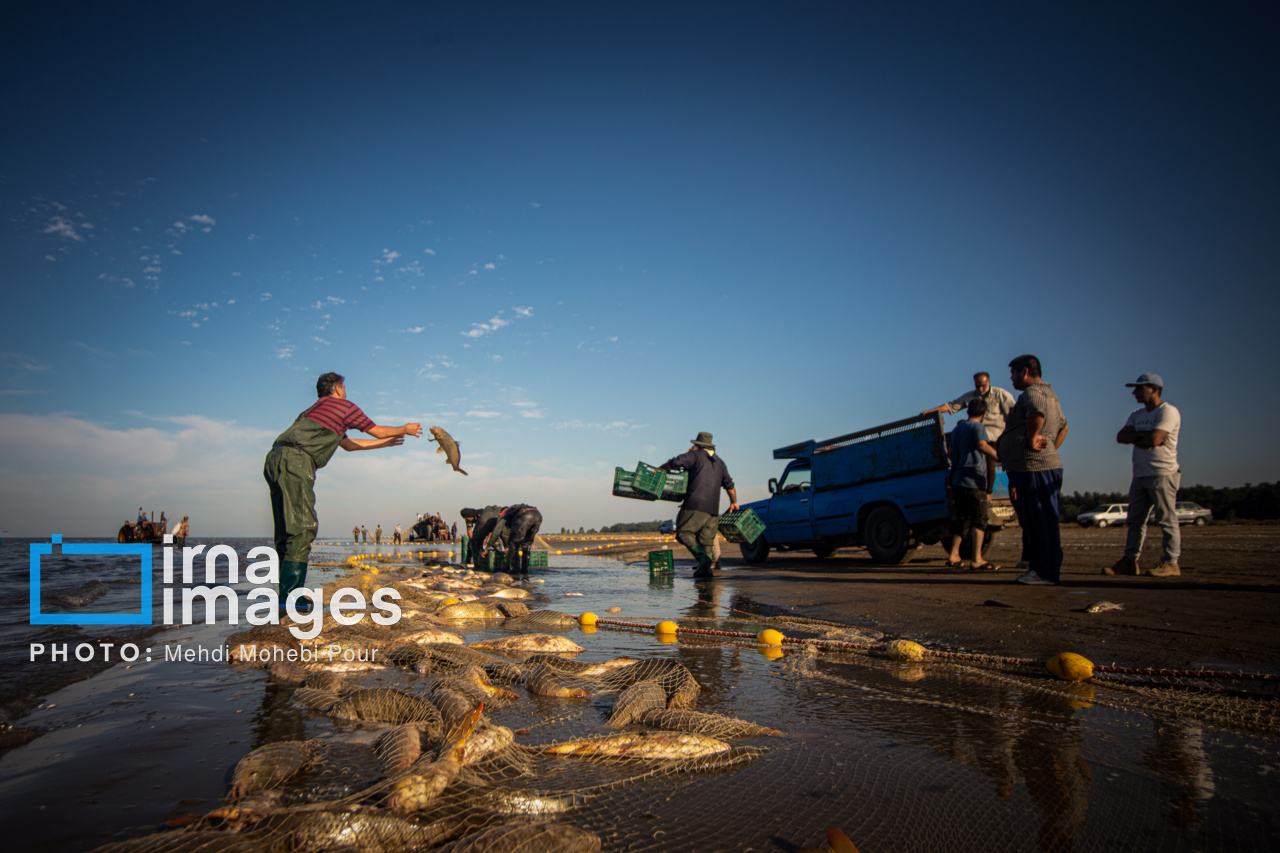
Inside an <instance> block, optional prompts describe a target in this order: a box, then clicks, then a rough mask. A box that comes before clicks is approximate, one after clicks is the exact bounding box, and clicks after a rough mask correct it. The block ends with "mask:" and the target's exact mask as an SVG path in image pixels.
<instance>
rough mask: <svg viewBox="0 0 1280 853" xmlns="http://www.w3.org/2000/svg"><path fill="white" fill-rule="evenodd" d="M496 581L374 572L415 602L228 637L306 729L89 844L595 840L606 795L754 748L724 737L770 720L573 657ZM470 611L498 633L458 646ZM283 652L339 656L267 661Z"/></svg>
mask: <svg viewBox="0 0 1280 853" xmlns="http://www.w3.org/2000/svg"><path fill="white" fill-rule="evenodd" d="M383 571H384V572H386V570H385V569H384V570H383ZM495 577H497V576H493V577H491V576H489V575H487V573H484V574H478V573H472V572H469V571H466V570H463V569H462V568H461V567H454V566H437V567H428V568H427V569H426V570H425V571H421V573H414V572H413V571H412V570H411V571H407V572H405V573H403V574H402V575H400V576H395V575H394V574H393V573H390V572H386V574H385V575H384V577H382V578H381V579H380V581H379V582H380V583H382V584H385V585H394V586H395V588H396V589H397V590H401V591H403V592H404V594H405V600H406V602H409V606H411V607H412V609H413V611H414V613H413V615H412V616H410V617H409V618H407V619H404V620H402V624H400V625H393V626H373V625H369V624H364V623H361V624H359V625H356V626H344V625H341V624H339V623H337V622H336V621H335V620H333V619H332V617H331V616H326V617H325V619H324V623H323V625H322V629H321V631H320V633H319V635H318V636H316V637H315V638H314V639H312V640H306V641H299V640H297V639H295V638H294V637H293V636H292V635H291V634H290V633H289V632H288V631H287V629H285V628H284V627H283V626H263V628H253V629H250V630H248V631H244V632H240V634H238V635H237V636H236V641H237V642H238V643H240V644H242V645H243V646H244V647H245V653H244V655H243V656H242V657H241V658H240V659H238V662H240V663H242V664H246V665H250V666H264V667H266V668H267V669H268V675H269V677H270V679H271V681H272V682H273V684H274V686H273V688H272V689H274V690H282V691H287V692H286V693H285V694H284V695H286V696H291V699H290V700H289V707H291V708H292V709H293V710H292V713H294V714H297V715H299V716H300V717H301V718H302V719H303V720H304V721H306V723H305V725H306V727H308V728H316V729H318V732H316V733H313V734H312V736H311V737H310V738H308V739H305V740H304V739H297V740H280V741H275V742H268V743H265V744H261V745H259V746H258V748H256V749H254V750H252V751H250V752H248V753H247V754H246V755H244V756H243V758H241V759H240V761H238V762H237V763H236V765H235V767H234V768H233V769H232V771H231V774H230V786H229V790H228V791H227V795H226V799H225V801H224V803H223V805H222V806H221V807H220V808H217V809H214V810H213V811H211V812H209V813H208V814H206V815H205V816H204V817H201V818H199V819H197V820H194V821H193V822H191V823H190V824H189V825H187V826H185V827H182V828H180V829H178V830H176V831H170V832H162V833H156V834H154V835H152V836H146V837H143V838H139V839H132V840H130V841H124V842H116V843H115V844H114V845H111V846H108V847H104V848H102V851H104V853H105V851H108V850H110V851H120V853H123V852H124V851H140V853H256V851H271V853H286V851H287V853H307V852H308V851H317V853H318V851H329V853H337V851H346V853H382V851H387V853H390V851H401V850H450V851H456V853H461V851H535V853H536V851H545V852H546V853H552V851H598V850H599V849H600V848H601V839H600V837H599V836H598V835H597V834H596V833H595V832H592V831H591V830H592V829H593V828H594V827H593V823H598V822H599V821H598V817H599V816H600V815H603V814H607V813H608V809H607V808H606V809H605V810H604V811H599V810H598V809H599V807H600V806H599V805H598V804H601V803H604V802H606V801H605V800H602V799H601V798H602V797H604V796H606V793H607V792H619V791H623V790H626V789H629V788H633V787H636V786H642V785H643V784H644V783H646V782H647V781H649V780H652V779H655V778H657V777H665V776H672V775H676V774H698V773H706V774H716V773H727V772H734V771H736V770H738V769H740V768H742V767H745V766H746V765H748V764H750V763H751V762H752V761H754V760H755V759H756V758H757V757H758V756H759V755H760V754H761V753H762V750H761V749H760V748H759V747H754V746H741V745H736V744H733V743H730V740H731V739H732V738H735V737H737V738H750V737H765V736H774V735H776V734H778V732H777V731H776V730H774V729H770V728H768V727H764V726H754V724H750V723H746V722H744V721H737V720H732V719H731V718H727V717H719V716H718V715H714V714H706V713H700V712H695V711H692V710H691V709H692V708H693V706H694V705H696V704H697V701H698V698H699V694H700V693H701V692H702V690H703V688H702V686H701V685H700V684H699V683H698V681H697V679H696V678H695V677H694V675H693V673H692V672H690V670H689V669H688V668H687V667H685V666H684V665H683V664H681V663H680V662H678V661H676V660H674V659H668V658H648V659H641V660H635V659H631V658H627V657H617V658H613V659H610V660H595V661H581V660H577V659H576V656H578V655H580V654H581V653H582V652H583V649H582V647H581V646H580V645H578V644H577V643H574V642H573V641H572V640H570V639H569V638H568V637H565V636H563V633H564V632H567V631H570V630H575V631H576V630H577V621H576V618H575V617H573V616H572V615H570V614H566V613H559V612H556V611H551V610H538V609H532V610H531V609H529V607H528V606H527V604H526V603H525V602H527V601H530V600H531V599H532V597H531V596H529V595H527V593H526V591H525V590H523V589H521V588H519V587H518V586H517V585H516V584H514V583H513V582H508V583H505V584H504V583H501V582H495V580H494V578H495ZM500 580H501V579H500ZM535 604H536V602H535ZM468 621H470V622H476V623H477V624H476V625H475V626H473V629H474V627H480V623H483V624H484V625H485V626H489V627H488V628H487V630H490V631H493V630H494V627H493V624H494V623H495V622H497V623H504V625H503V627H502V628H501V629H499V630H501V631H502V632H504V633H502V634H501V635H499V636H497V637H493V636H492V634H491V635H490V637H491V638H490V639H486V640H481V641H480V642H473V643H471V644H470V645H467V644H464V642H463V640H462V638H461V637H460V636H459V634H458V633H455V631H456V630H457V629H455V628H453V626H454V625H457V624H459V623H463V622H468ZM254 650H256V652H257V653H256V654H255V653H254ZM299 650H302V651H306V650H311V651H313V652H314V651H316V650H327V651H332V652H333V653H334V656H335V657H336V658H338V659H341V658H344V657H345V658H347V659H348V661H347V662H350V663H352V664H353V665H352V666H350V667H339V666H334V665H333V664H329V665H325V666H318V665H316V664H315V663H297V662H294V658H292V657H289V658H288V659H287V660H283V661H282V660H279V659H278V658H280V657H282V656H286V655H282V654H281V653H288V652H291V651H292V652H298V651H299ZM264 652H270V653H271V656H268V655H264V654H263V653H264ZM267 657H274V658H276V659H270V660H268V662H266V663H264V662H263V660H264V658H267ZM353 657H354V658H356V659H357V660H356V661H350V660H349V659H350V658H353ZM302 659H303V660H306V658H305V657H304V658H302ZM341 662H343V661H341V660H339V663H341ZM606 722H607V724H608V726H609V727H612V728H609V727H606ZM602 730H603V731H605V732H610V733H609V734H600V732H601V731H602ZM316 734H318V735H319V736H316ZM610 796H612V797H615V798H616V797H617V796H618V794H617V793H613V794H612V795H610ZM592 816H596V817H594V818H593V817H592ZM122 845H123V846H122Z"/></svg>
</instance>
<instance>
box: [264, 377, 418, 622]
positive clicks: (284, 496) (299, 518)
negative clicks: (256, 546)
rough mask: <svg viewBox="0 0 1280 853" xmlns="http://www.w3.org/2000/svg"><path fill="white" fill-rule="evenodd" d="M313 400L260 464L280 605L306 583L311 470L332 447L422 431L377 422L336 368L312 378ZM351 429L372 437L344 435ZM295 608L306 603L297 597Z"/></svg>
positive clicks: (312, 530) (393, 441)
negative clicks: (352, 394)
mask: <svg viewBox="0 0 1280 853" xmlns="http://www.w3.org/2000/svg"><path fill="white" fill-rule="evenodd" d="M316 396H317V397H319V399H318V400H316V402H315V405H313V406H311V408H309V409H307V410H306V411H305V412H303V413H302V414H300V415H298V418H297V420H295V421H294V422H293V426H291V427H289V428H288V429H287V430H285V431H284V432H282V433H280V435H279V436H277V437H276V440H275V443H274V444H272V445H271V450H270V451H269V452H268V453H267V459H266V462H265V463H264V464H263V466H262V476H263V478H265V479H266V481H267V487H268V488H269V489H270V491H271V515H272V518H273V520H274V522H275V546H276V554H277V555H278V556H279V558H280V606H281V607H283V606H284V605H285V602H286V601H287V600H288V597H289V593H291V592H293V591H294V590H295V589H297V588H298V587H300V586H302V585H303V584H304V583H306V580H307V560H308V559H309V558H310V555H311V542H312V541H313V540H314V539H315V538H316V493H315V488H314V484H315V479H316V469H318V468H323V467H324V466H325V465H326V464H328V462H329V459H330V458H331V457H332V456H333V454H334V451H336V450H337V449H338V448H339V447H341V448H342V449H343V450H374V449H375V448H379V447H394V446H396V445H398V444H403V443H404V436H406V435H412V436H420V435H422V425H421V424H405V425H404V426H398V427H389V426H378V425H377V424H375V423H374V422H373V421H372V420H370V419H369V417H368V416H367V415H366V414H365V413H364V412H362V411H360V407H359V406H357V405H356V404H355V403H352V402H351V401H349V400H348V399H347V387H346V385H345V384H344V380H343V378H342V377H341V376H339V375H338V374H336V373H326V374H324V375H323V376H321V377H320V378H319V379H318V380H316ZM349 429H357V430H360V431H361V432H365V433H368V434H369V435H372V436H374V437H373V438H372V439H368V438H347V430H349ZM299 609H300V610H305V609H309V605H306V604H304V603H303V602H299Z"/></svg>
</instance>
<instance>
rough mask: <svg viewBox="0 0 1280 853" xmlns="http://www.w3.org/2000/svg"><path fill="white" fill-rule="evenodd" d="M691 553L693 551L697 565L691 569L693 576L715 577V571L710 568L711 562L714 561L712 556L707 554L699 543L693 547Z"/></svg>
mask: <svg viewBox="0 0 1280 853" xmlns="http://www.w3.org/2000/svg"><path fill="white" fill-rule="evenodd" d="M692 553H693V558H694V559H695V560H697V561H698V567H697V568H696V569H694V570H693V576H694V577H695V578H713V577H715V576H716V575H715V572H713V571H712V570H711V564H712V563H713V562H715V560H714V559H713V558H712V556H711V555H710V554H708V553H707V552H706V551H704V550H702V546H701V545H699V546H698V547H697V548H694V549H693V551H692Z"/></svg>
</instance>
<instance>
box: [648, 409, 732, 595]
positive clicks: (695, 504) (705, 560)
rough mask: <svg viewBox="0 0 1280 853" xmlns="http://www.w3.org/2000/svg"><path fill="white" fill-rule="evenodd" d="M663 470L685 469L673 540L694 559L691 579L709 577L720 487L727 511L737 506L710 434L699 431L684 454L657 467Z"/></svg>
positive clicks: (727, 473) (717, 529)
mask: <svg viewBox="0 0 1280 853" xmlns="http://www.w3.org/2000/svg"><path fill="white" fill-rule="evenodd" d="M658 467H659V468H661V469H662V470H664V471H671V470H673V469H677V468H681V469H684V470H685V471H687V472H689V485H688V487H687V489H686V491H685V496H684V503H682V504H681V505H680V512H679V513H677V515H676V541H678V542H679V543H680V544H681V545H683V546H684V547H686V548H688V549H689V553H690V554H692V555H693V558H694V559H695V560H697V561H698V568H697V569H695V570H694V572H693V576H694V577H695V578H710V577H714V576H715V572H714V571H713V568H714V563H715V557H714V556H713V551H714V549H715V544H716V535H717V534H718V533H719V524H720V489H721V488H723V489H724V490H725V491H726V492H728V493H729V511H730V512H733V511H734V510H736V509H737V508H738V493H737V491H735V490H734V488H733V478H732V477H730V476H729V469H728V468H727V467H726V466H725V464H724V460H723V459H721V458H720V457H719V456H717V455H716V446H715V444H713V443H712V440H711V433H709V432H700V433H698V437H697V438H695V439H694V440H693V447H690V448H689V450H688V452H687V453H682V454H681V455H679V456H675V457H672V458H671V459H668V460H667V461H666V462H664V463H663V464H662V465H659V466H658Z"/></svg>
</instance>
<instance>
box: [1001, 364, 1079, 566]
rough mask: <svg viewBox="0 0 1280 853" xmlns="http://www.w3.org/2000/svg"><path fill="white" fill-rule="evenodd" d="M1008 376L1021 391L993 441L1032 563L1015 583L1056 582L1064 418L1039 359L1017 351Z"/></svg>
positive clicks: (1059, 535) (1058, 564)
mask: <svg viewBox="0 0 1280 853" xmlns="http://www.w3.org/2000/svg"><path fill="white" fill-rule="evenodd" d="M1009 378H1010V380H1012V381H1013V387H1014V388H1016V389H1017V390H1019V391H1021V392H1022V394H1021V396H1019V397H1018V402H1017V403H1015V404H1014V407H1013V410H1012V411H1011V412H1009V416H1008V417H1007V418H1005V430H1004V434H1003V435H1001V436H1000V442H999V445H998V449H999V453H1000V461H1001V462H1002V463H1003V464H1004V469H1005V471H1007V472H1009V493H1010V497H1011V498H1012V499H1013V506H1014V509H1015V510H1017V513H1018V523H1019V524H1021V525H1022V531H1023V535H1024V539H1025V543H1026V551H1027V556H1028V557H1029V562H1030V564H1031V567H1030V568H1029V569H1027V573H1026V574H1024V575H1022V576H1021V577H1019V578H1018V579H1017V580H1018V583H1025V584H1035V585H1048V584H1056V583H1057V582H1058V577H1059V575H1060V573H1061V571H1062V534H1061V531H1060V529H1059V527H1058V518H1059V516H1060V515H1061V512H1062V510H1061V500H1062V457H1061V456H1059V455H1058V448H1059V447H1061V446H1062V442H1063V441H1064V440H1065V439H1066V437H1067V418H1066V416H1065V415H1064V414H1063V413H1062V404H1061V403H1060V402H1059V401H1058V395H1057V394H1055V393H1054V392H1053V387H1052V386H1051V385H1049V383H1048V382H1045V381H1044V379H1043V378H1042V377H1041V374H1040V359H1038V358H1036V357H1035V356H1034V355H1020V356H1018V357H1017V358H1015V359H1014V360H1013V361H1011V362H1009Z"/></svg>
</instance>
